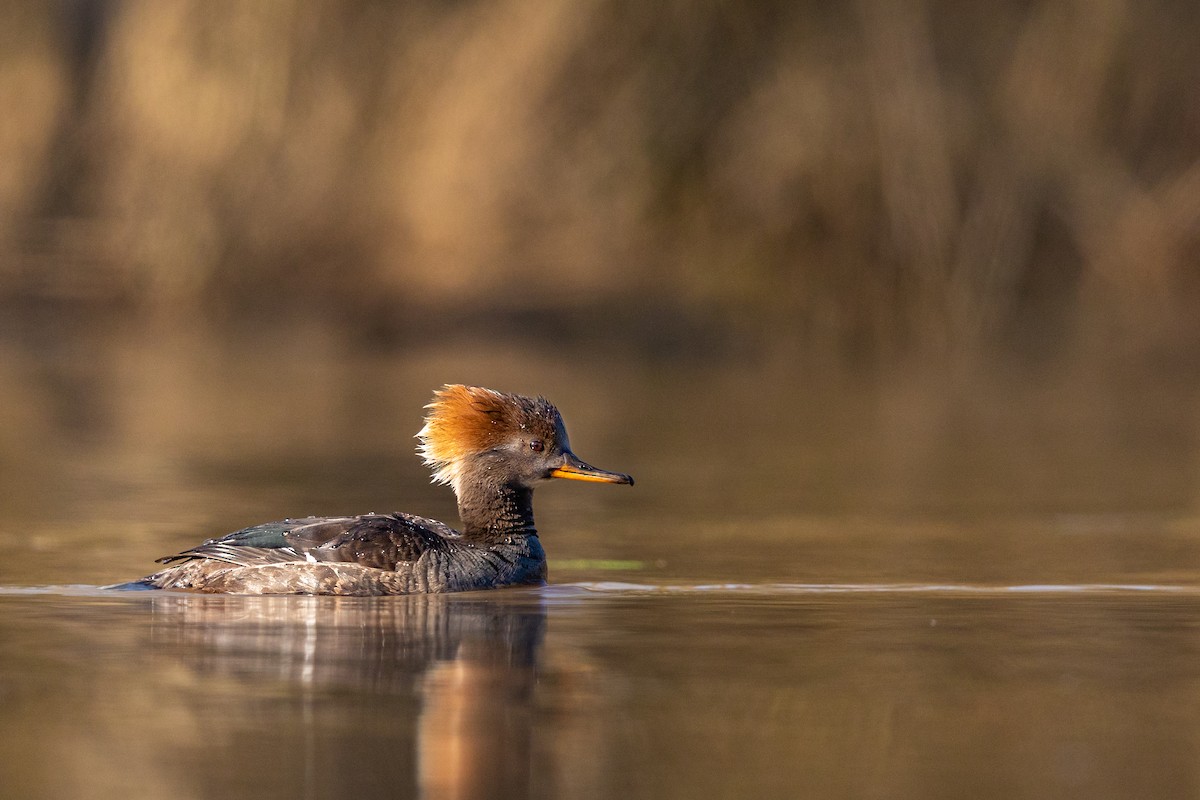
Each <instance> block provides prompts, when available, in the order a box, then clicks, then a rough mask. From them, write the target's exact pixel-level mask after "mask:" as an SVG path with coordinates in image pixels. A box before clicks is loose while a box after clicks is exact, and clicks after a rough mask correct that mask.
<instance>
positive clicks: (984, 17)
mask: <svg viewBox="0 0 1200 800" xmlns="http://www.w3.org/2000/svg"><path fill="white" fill-rule="evenodd" d="M2 13H3V15H4V24H3V25H0V97H2V98H3V104H4V109H5V113H4V114H3V115H2V117H0V163H2V164H3V165H4V166H3V168H2V169H0V212H2V213H0V253H2V255H3V258H0V296H2V297H3V298H4V300H5V301H7V306H8V307H9V308H14V307H18V306H20V305H22V304H25V303H28V302H30V301H33V300H40V301H47V300H51V301H54V302H56V303H62V304H64V307H74V306H76V305H79V304H89V303H91V304H95V303H97V302H98V301H104V303H120V304H122V305H123V306H126V307H128V306H132V307H134V308H138V309H145V310H148V311H153V310H155V309H158V310H162V309H167V310H169V311H170V313H185V314H206V313H214V312H216V313H221V312H224V313H226V314H233V313H247V314H248V313H251V311H254V313H266V312H265V311H263V309H269V310H270V311H272V312H280V311H305V312H309V313H314V314H321V315H328V316H330V317H331V318H332V319H334V320H336V321H338V322H340V323H342V324H368V323H364V322H363V320H364V319H370V320H372V322H371V323H370V324H373V325H377V324H381V323H382V324H383V325H384V327H387V326H388V325H393V326H399V327H400V328H403V326H404V325H405V324H409V323H408V322H406V321H408V320H411V319H412V317H413V315H418V318H419V319H425V318H426V317H424V316H421V315H422V314H429V313H435V312H445V313H452V314H457V315H458V317H459V318H462V317H465V316H469V315H472V314H481V315H484V316H486V315H487V314H489V313H501V314H503V313H510V312H513V311H527V312H528V311H532V312H537V311H540V310H543V309H554V308H558V309H563V308H565V309H568V310H570V309H584V310H587V309H592V310H595V309H600V310H602V311H603V310H607V309H611V308H614V307H618V306H624V307H628V308H631V309H633V310H632V311H629V312H624V313H627V314H642V315H644V316H647V317H649V318H650V319H651V320H653V319H655V318H657V317H658V316H659V315H662V316H663V317H666V316H673V317H682V318H692V319H696V320H701V321H702V323H701V324H706V325H707V324H711V325H713V326H718V327H721V326H724V327H727V328H729V329H732V330H736V331H740V332H744V333H750V334H753V335H758V336H763V337H770V338H781V339H784V340H788V341H794V342H801V343H804V344H806V345H814V346H818V347H829V348H833V349H835V350H837V351H839V352H847V351H849V352H861V353H884V354H886V353H889V352H896V351H909V350H912V349H914V348H915V349H918V350H929V351H935V352H960V351H961V352H975V351H978V350H981V349H983V350H986V349H990V348H994V347H996V346H1005V347H1007V346H1014V345H1015V346H1017V347H1019V348H1024V349H1027V350H1031V351H1041V350H1052V349H1056V348H1060V347H1064V346H1069V345H1070V344H1071V343H1076V344H1077V343H1080V342H1091V343H1093V346H1095V347H1098V348H1100V349H1105V348H1116V349H1122V348H1127V349H1134V350H1136V349H1139V348H1161V347H1166V348H1168V349H1171V348H1180V347H1183V348H1185V349H1189V351H1190V350H1194V348H1195V347H1196V346H1197V345H1198V344H1200V313H1197V309H1198V305H1200V255H1198V253H1200V247H1198V245H1200V50H1198V49H1197V48H1196V46H1195V43H1196V42H1197V41H1200V19H1198V18H1197V17H1196V15H1195V14H1194V13H1193V9H1192V8H1191V5H1190V4H1189V3H1187V2H1183V0H1177V1H1173V0H1159V1H1158V2H1149V3H1133V2H1129V1H1128V0H1088V2H1083V1H1082V0H1043V1H1042V2H1029V3H1008V4H990V5H986V6H985V5H981V4H962V3H952V2H931V1H930V0H911V1H910V2H902V3H896V2H892V1H891V0H860V2H857V3H848V4H838V3H817V2H809V3H790V2H762V3H748V4H726V3H699V4H697V3H684V2H668V3H657V4H626V3H618V2H612V1H611V0H583V1H582V2H571V3H565V2H552V1H547V0H504V1H503V2H498V3H471V2H466V3H452V4H446V3H402V4H386V3H369V2H353V1H352V0H340V1H339V0H323V1H322V0H307V1H306V2H298V1H297V0H277V1H276V2H271V3H245V2H228V1H226V2H220V1H217V2H214V0H205V2H200V1H199V0H124V1H123V2H115V1H113V2H101V1H100V0H74V2H64V3H60V4H57V5H50V4H40V5H32V4H24V3H16V2H9V3H6V4H5V5H4V7H3V12H2ZM600 316H601V317H602V318H603V317H604V315H600ZM617 317H618V318H621V319H624V318H625V317H621V316H620V315H619V314H618V315H617ZM590 318H595V315H593V317H590ZM653 329H654V325H653V323H651V324H649V325H648V326H647V327H646V330H648V331H653Z"/></svg>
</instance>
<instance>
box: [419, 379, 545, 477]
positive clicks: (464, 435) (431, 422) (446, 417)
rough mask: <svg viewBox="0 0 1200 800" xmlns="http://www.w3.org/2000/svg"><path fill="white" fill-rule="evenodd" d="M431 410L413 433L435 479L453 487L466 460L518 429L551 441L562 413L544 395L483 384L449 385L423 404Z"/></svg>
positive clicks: (495, 444) (516, 431)
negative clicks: (416, 431)
mask: <svg viewBox="0 0 1200 800" xmlns="http://www.w3.org/2000/svg"><path fill="white" fill-rule="evenodd" d="M425 407H426V408H427V409H429V414H428V415H427V416H426V417H425V426H424V427H423V428H421V431H420V432H419V433H418V434H417V438H418V439H420V441H421V444H420V445H419V446H418V447H417V452H418V453H420V455H421V458H423V459H424V460H425V463H426V464H427V465H428V466H429V467H430V468H432V469H433V481H434V482H435V483H446V484H450V485H451V486H453V487H454V490H455V491H456V492H457V491H458V488H459V479H460V478H461V477H462V470H463V465H464V461H465V459H466V458H467V457H468V456H471V455H473V454H475V453H484V452H487V451H488V450H491V449H492V448H493V447H497V446H499V445H500V444H501V443H503V442H504V440H506V439H508V438H509V437H511V436H513V435H515V434H517V433H518V432H519V431H521V430H527V431H529V433H530V435H531V436H537V437H540V438H542V439H545V440H547V441H553V440H554V439H555V437H556V436H557V435H558V431H559V430H560V429H561V425H562V422H561V418H560V417H559V414H558V409H556V408H555V407H554V406H553V405H552V404H551V403H550V401H548V400H546V399H545V398H544V397H536V398H534V397H524V396H522V395H519V394H505V393H504V392H497V391H495V390H494V389H485V388H483V387H482V386H463V385H461V384H447V385H445V386H443V387H442V388H441V389H439V390H438V391H436V392H434V395H433V402H432V403H430V404H429V405H427V406H425Z"/></svg>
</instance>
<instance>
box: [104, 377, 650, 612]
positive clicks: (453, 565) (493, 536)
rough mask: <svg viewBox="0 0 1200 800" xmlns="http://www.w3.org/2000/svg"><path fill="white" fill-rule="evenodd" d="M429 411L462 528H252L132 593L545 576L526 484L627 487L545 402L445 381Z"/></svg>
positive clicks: (421, 587) (330, 522) (307, 590)
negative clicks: (581, 455) (595, 462)
mask: <svg viewBox="0 0 1200 800" xmlns="http://www.w3.org/2000/svg"><path fill="white" fill-rule="evenodd" d="M426 408H428V409H429V414H428V416H426V418H425V427H423V428H422V429H421V432H420V433H418V434H417V438H418V439H420V442H421V444H420V447H419V448H418V451H419V452H420V454H421V456H422V457H423V458H424V460H425V463H426V464H427V465H429V467H431V468H432V469H433V481H434V482H435V483H445V484H449V485H450V487H451V488H452V489H453V490H454V494H455V495H456V496H457V497H458V513H459V516H460V517H461V519H462V526H463V529H462V532H461V533H460V532H459V531H456V530H454V529H453V528H451V527H450V526H449V525H446V524H445V523H442V522H438V521H437V520H432V519H425V518H424V517H418V516H414V515H412V514H399V513H398V514H364V515H362V516H357V517H306V518H304V519H285V520H283V521H281V522H268V523H266V524H264V525H255V526H254V527H252V528H245V529H243V530H240V531H236V532H234V533H231V534H229V535H228V536H223V537H221V538H219V539H209V540H208V541H207V542H205V543H204V544H201V545H199V546H197V547H193V548H191V549H190V550H184V551H183V552H182V553H179V554H177V555H173V556H167V557H166V558H160V559H159V562H160V563H163V564H170V565H171V566H169V567H167V568H166V569H164V570H162V571H161V572H156V573H155V574H153V575H148V576H146V577H145V578H142V579H141V580H140V581H135V582H134V583H132V584H126V587H128V588H146V589H191V590H194V591H201V592H228V593H239V594H334V595H384V594H419V593H424V592H459V591H466V590H470V589H491V588H495V587H498V586H512V585H516V584H529V583H542V582H544V581H545V580H546V553H545V551H543V550H542V545H541V543H540V542H539V541H538V537H537V530H536V529H535V528H534V526H533V487H534V486H535V485H536V484H538V483H541V482H542V481H545V480H548V479H550V478H570V479H573V480H581V481H598V482H602V483H625V484H629V485H632V484H633V478H631V477H630V476H628V475H623V474H621V473H617V472H607V471H605V470H602V469H596V468H595V467H592V466H589V465H587V464H585V463H583V462H582V461H580V460H579V459H578V458H577V457H576V456H575V454H574V453H572V452H571V447H570V444H569V443H568V441H567V431H566V428H565V427H563V421H562V417H561V416H560V415H559V413H558V409H557V408H555V407H554V406H553V405H552V404H551V403H550V402H549V401H547V400H546V399H545V398H542V397H537V398H531V397H522V396H521V395H515V394H505V393H503V392H497V391H494V390H492V389H484V388H481V387H478V386H461V385H447V386H444V387H443V388H442V389H441V390H439V391H438V392H436V393H435V394H434V398H433V402H432V403H430V404H429V405H428V406H426Z"/></svg>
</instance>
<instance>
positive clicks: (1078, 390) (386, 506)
mask: <svg viewBox="0 0 1200 800" xmlns="http://www.w3.org/2000/svg"><path fill="white" fill-rule="evenodd" d="M0 349H2V351H0V355H2V356H3V358H0V386H2V387H3V389H4V391H3V392H2V393H0V412H3V414H4V416H5V420H6V424H5V425H4V428H3V431H2V432H0V470H2V471H3V472H2V480H0V544H3V548H4V558H3V560H2V561H0V786H3V787H4V791H3V793H2V794H3V796H4V797H56V798H57V797H97V798H103V797H130V796H133V797H173V798H187V797H220V798H225V797H341V796H354V797H363V798H367V797H430V798H432V797H491V796H497V797H584V798H586V797H654V798H659V797H680V798H683V797H688V798H690V797H796V796H813V795H817V796H833V797H872V796H877V797H911V798H926V797H964V796H971V797H1012V796H1029V797H1074V796H1078V797H1130V796H1142V797H1191V796H1195V795H1196V794H1197V792H1200V767H1197V763H1200V762H1198V761H1197V759H1196V753H1197V751H1198V750H1200V707H1198V706H1200V660H1198V659H1197V652H1196V651H1197V650H1198V649H1200V517H1198V515H1197V505H1198V504H1197V497H1196V490H1197V488H1200V482H1198V481H1197V469H1196V467H1197V451H1198V448H1197V442H1198V437H1197V427H1198V423H1200V418H1198V415H1197V414H1196V413H1195V411H1194V408H1195V407H1196V406H1195V403H1194V401H1195V399H1196V398H1195V392H1194V390H1193V389H1192V388H1191V387H1189V386H1188V385H1187V384H1186V383H1185V384H1182V385H1181V384H1180V383H1179V382H1177V381H1165V380H1151V379H1148V378H1146V377H1145V376H1144V375H1141V374H1121V373H1120V372H1119V371H1116V372H1113V371H1107V372H1092V371H1080V372H1078V373H1064V372H1058V371H1056V372H1041V373H1038V372H1034V371H1028V372H1019V373H1008V374H999V373H996V372H995V371H993V372H991V373H988V374H987V375H986V376H984V375H981V374H977V375H968V376H963V375H956V376H953V377H947V376H945V375H940V376H930V375H919V374H917V375H914V374H905V373H893V374H886V375H880V374H875V375H873V376H872V377H871V378H869V379H868V378H864V377H862V376H861V375H860V376H858V377H853V378H851V377H845V376H844V375H841V376H839V375H835V374H831V372H830V371H829V370H823V369H819V368H818V367H817V366H814V365H807V366H800V365H796V364H789V363H786V362H787V360H786V359H772V358H766V357H763V358H757V359H748V358H738V359H734V358H728V357H727V358H722V359H717V360H715V361H708V360H696V359H691V360H684V361H682V362H681V361H680V360H679V359H675V358H672V359H662V358H661V357H660V356H658V355H654V354H648V353H644V352H640V351H638V350H637V349H636V348H635V347H634V346H633V345H630V344H628V343H625V344H622V343H589V342H583V343H579V344H577V345H575V346H573V347H572V348H570V349H568V350H566V351H555V350H552V349H546V348H545V347H542V346H539V345H533V344H530V343H529V342H528V341H526V340H522V339H513V338H506V337H496V339H494V340H492V341H488V342H485V343H481V342H477V341H472V342H451V343H448V344H445V345H443V346H440V347H439V348H436V349H434V348H418V349H416V350H408V351H405V352H403V353H386V352H385V353H380V352H372V351H363V350H361V349H360V348H357V347H352V346H350V345H348V344H346V343H345V342H342V341H340V340H339V339H338V338H337V337H334V336H327V335H324V334H321V333H319V332H311V331H310V332H303V331H301V332H296V331H291V332H288V334H287V335H286V336H280V337H278V338H276V339H263V338H262V337H256V338H252V339H250V338H246V337H245V336H242V337H240V338H239V337H232V338H231V337H217V336H213V335H210V334H202V333H196V332H191V333H188V332H184V331H179V330H177V329H174V328H171V327H167V326H164V329H163V330H158V331H151V332H146V331H144V330H136V331H110V332H108V333H105V334H102V335H101V334H95V333H94V332H89V333H88V335H86V336H85V335H74V334H71V333H70V332H66V333H60V334H55V335H47V334H40V335H32V334H29V333H28V332H24V333H22V334H21V335H19V336H16V335H15V336H10V337H9V338H8V339H6V340H5V341H3V342H0ZM447 381H469V382H477V383H482V384H485V385H495V386H496V387H497V388H502V389H508V390H514V391H529V392H541V393H544V394H546V395H547V396H549V397H550V398H551V399H553V400H555V401H556V402H557V403H558V404H559V406H560V407H561V408H562V410H563V412H564V415H565V417H566V420H567V424H568V427H569V429H570V431H571V435H572V444H573V445H574V446H575V449H576V451H577V452H578V453H579V454H580V455H581V456H582V457H584V458H585V459H587V460H589V461H591V462H593V463H596V464H597V465H598V466H602V467H608V468H612V469H620V470H623V471H629V472H631V473H633V474H634V475H635V476H636V478H637V480H638V483H637V485H636V486H635V487H634V488H633V489H626V488H625V487H594V486H585V485H575V484H566V485H554V486H548V487H546V488H545V489H542V490H539V492H538V496H537V511H538V522H539V528H540V529H541V530H542V531H543V542H544V544H545V546H546V549H547V551H548V552H549V554H550V559H551V585H550V586H548V587H545V588H540V589H517V590H505V591H497V592H490V593H476V594H464V595H458V596H444V597H411V598H380V599H359V598H305V597H280V598H247V597H207V596H191V595H186V594H175V593H153V592H138V593H114V592H106V591H102V590H100V589H97V588H96V587H97V586H99V585H103V584H107V583H111V582H116V581H121V580H126V579H130V578H134V577H137V576H139V575H141V574H144V573H145V572H147V571H149V570H150V569H151V568H152V567H153V563H152V561H153V559H154V558H155V557H157V556H159V555H163V554H166V553H169V552H174V551H175V550H177V549H178V548H180V547H183V546H186V545H188V544H190V543H194V542H196V541H197V540H199V539H201V538H204V537H206V536H209V535H213V534H217V533H223V532H225V531H228V530H232V529H234V528H237V527H240V526H242V525H245V524H249V523H252V522H258V521H264V520H267V519H273V518H279V517H283V516H297V515H302V514H309V513H329V514H333V513H346V512H354V511H359V512H364V511H384V510H407V511H413V512H416V513H422V514H426V515H430V516H437V517H441V518H452V517H453V513H454V512H453V503H452V501H451V499H450V498H449V496H448V494H447V492H446V491H445V490H444V489H442V488H440V487H433V486H430V485H429V484H428V482H427V476H426V474H425V472H424V469H423V468H422V467H421V466H420V464H419V462H418V461H417V459H416V457H415V456H414V455H413V452H412V448H413V444H414V442H413V440H412V439H411V436H412V434H413V433H415V431H416V430H417V428H418V427H419V420H420V414H421V405H422V404H423V403H424V402H426V400H427V396H428V394H429V391H430V390H431V389H432V388H433V387H434V386H436V385H438V384H440V383H443V382H447Z"/></svg>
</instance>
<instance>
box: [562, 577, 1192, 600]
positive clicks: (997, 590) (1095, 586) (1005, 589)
mask: <svg viewBox="0 0 1200 800" xmlns="http://www.w3.org/2000/svg"><path fill="white" fill-rule="evenodd" d="M568 586H570V587H575V588H577V589H582V590H584V591H588V592H601V593H630V594H709V593H725V594H756V595H760V594H774V595H779V594H788V595H819V594H823V595H861V594H882V595H901V594H918V595H920V594H930V595H933V594H938V595H956V594H957V595H1005V594H1022V595H1039V594H1040V595H1045V594H1072V595H1091V594H1096V595H1099V594H1170V595H1195V596H1200V586H1188V585H1181V584H1154V583H1020V584H972V583H704V584H639V583H622V582H617V581H595V582H580V583H573V584H564V585H563V586H562V587H561V588H566V587H568Z"/></svg>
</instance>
